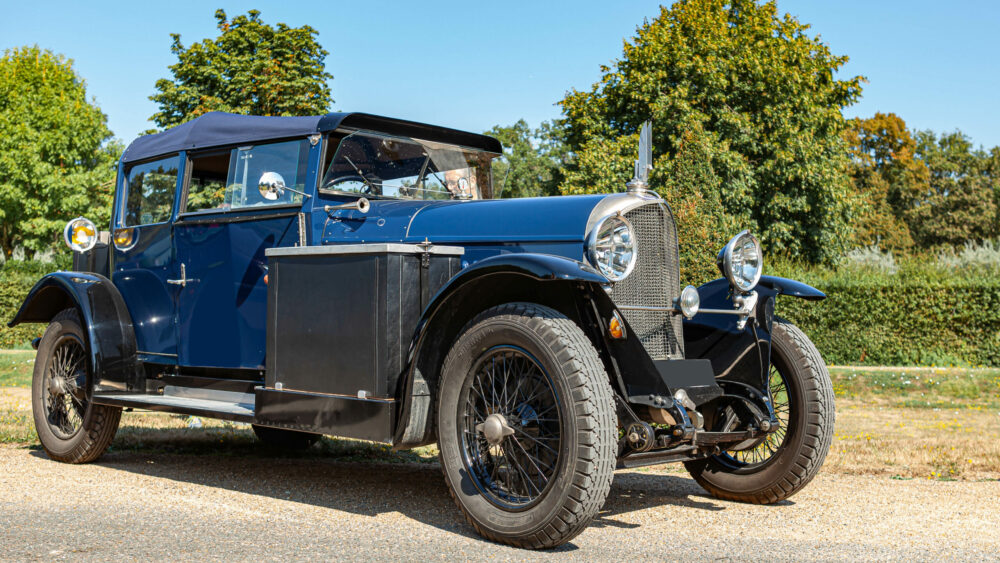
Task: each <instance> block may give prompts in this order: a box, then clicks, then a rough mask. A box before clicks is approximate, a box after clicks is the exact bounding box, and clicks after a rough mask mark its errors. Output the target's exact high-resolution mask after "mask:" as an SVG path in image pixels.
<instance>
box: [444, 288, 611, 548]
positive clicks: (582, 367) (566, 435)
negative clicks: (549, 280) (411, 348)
mask: <svg viewBox="0 0 1000 563" xmlns="http://www.w3.org/2000/svg"><path fill="white" fill-rule="evenodd" d="M437 423H438V446H439V448H440V459H441V468H442V470H443V471H444V477H445V480H446V481H447V483H448V485H449V488H450V490H451V494H452V497H453V498H454V499H455V501H456V503H457V504H458V506H459V508H460V509H461V510H462V512H463V513H464V514H465V516H466V519H467V520H468V521H469V523H470V524H472V526H473V527H474V528H475V529H476V530H477V531H478V532H479V533H480V534H482V535H483V536H485V537H487V538H489V539H491V540H494V541H499V542H502V543H506V544H510V545H514V546H517V547H523V548H530V549H542V548H549V547H555V546H557V545H561V544H563V543H565V542H567V541H569V540H570V539H571V538H573V537H574V536H576V535H577V534H579V533H580V532H582V531H583V530H584V529H585V528H586V527H587V525H588V524H589V523H590V521H591V520H592V519H593V517H594V516H595V515H596V514H597V512H598V510H600V508H601V506H603V504H604V501H605V499H606V498H607V495H608V492H609V490H610V488H611V478H612V474H613V471H614V464H615V453H616V446H617V440H616V438H617V421H616V418H615V411H614V407H613V403H612V395H611V386H610V385H609V383H608V376H607V373H606V372H605V371H604V366H603V365H602V363H601V360H600V358H599V357H598V355H597V352H596V351H595V350H594V348H593V346H592V345H591V343H590V341H589V340H588V339H587V338H586V336H585V335H584V334H583V331H581V330H580V328H579V327H578V326H577V325H576V324H575V323H573V322H572V321H571V320H570V319H568V318H566V317H565V316H564V315H562V314H560V313H558V312H556V311H554V310H552V309H549V308H547V307H543V306H540V305H534V304H528V303H511V304H506V305H501V306H498V307H494V308H493V309H490V310H488V311H486V312H484V313H482V314H480V315H479V316H478V317H476V318H475V319H473V320H472V321H471V322H470V323H469V324H468V325H466V327H465V328H464V330H463V331H462V333H461V335H460V336H459V338H458V340H457V341H456V342H455V344H454V346H453V347H452V349H451V352H450V353H449V354H448V357H447V358H446V359H445V362H444V365H443V368H442V373H441V381H440V392H439V398H438V413H437Z"/></svg>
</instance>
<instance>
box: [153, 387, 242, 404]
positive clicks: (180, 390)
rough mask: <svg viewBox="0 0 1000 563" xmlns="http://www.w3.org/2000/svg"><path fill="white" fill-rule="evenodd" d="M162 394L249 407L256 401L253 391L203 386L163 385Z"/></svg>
mask: <svg viewBox="0 0 1000 563" xmlns="http://www.w3.org/2000/svg"><path fill="white" fill-rule="evenodd" d="M163 396H164V397H176V398H178V399H200V400H203V401H219V402H223V403H232V404H234V405H249V406H250V407H251V408H252V407H253V405H254V404H255V403H256V397H255V396H254V394H253V393H240V392H237V391H220V390H218V389H205V388H203V387H179V386H177V385H165V386H164V387H163Z"/></svg>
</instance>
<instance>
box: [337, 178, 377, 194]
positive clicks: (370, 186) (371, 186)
mask: <svg viewBox="0 0 1000 563" xmlns="http://www.w3.org/2000/svg"><path fill="white" fill-rule="evenodd" d="M344 182H360V183H361V184H363V185H364V187H362V188H361V190H360V191H359V192H357V193H362V194H365V195H382V193H381V190H378V188H376V187H375V186H376V185H381V183H382V180H381V179H380V178H375V177H373V178H366V177H364V176H362V175H360V174H348V175H347V176H341V177H339V178H334V179H333V180H330V181H329V182H327V183H325V184H323V187H324V188H329V187H332V186H335V185H337V184H341V183H344Z"/></svg>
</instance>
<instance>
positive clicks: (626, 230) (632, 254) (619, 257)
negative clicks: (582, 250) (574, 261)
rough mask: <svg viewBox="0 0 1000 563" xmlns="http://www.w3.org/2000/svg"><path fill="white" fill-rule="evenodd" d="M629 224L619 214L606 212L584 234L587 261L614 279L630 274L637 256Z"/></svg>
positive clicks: (607, 276) (615, 280)
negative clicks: (590, 229) (588, 232)
mask: <svg viewBox="0 0 1000 563" xmlns="http://www.w3.org/2000/svg"><path fill="white" fill-rule="evenodd" d="M632 233H633V230H632V224H631V223H629V222H628V219H626V218H625V217H623V216H621V215H617V214H616V215H608V216H607V217H605V218H604V219H601V221H600V222H599V223H598V224H597V226H596V227H594V230H592V231H590V234H589V235H588V236H587V257H588V258H589V259H590V263H591V264H592V265H594V266H596V267H597V269H598V270H600V271H601V273H602V274H604V277H606V278H608V279H609V280H611V281H613V282H617V281H621V280H623V279H625V278H627V277H628V275H629V274H631V273H632V269H633V268H635V261H636V258H637V257H638V256H637V253H636V245H635V238H633V236H632Z"/></svg>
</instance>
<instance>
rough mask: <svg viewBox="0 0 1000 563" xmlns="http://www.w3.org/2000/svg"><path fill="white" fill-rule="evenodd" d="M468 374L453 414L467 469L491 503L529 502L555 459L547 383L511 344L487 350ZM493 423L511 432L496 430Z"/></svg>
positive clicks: (552, 400) (554, 404)
mask: <svg viewBox="0 0 1000 563" xmlns="http://www.w3.org/2000/svg"><path fill="white" fill-rule="evenodd" d="M469 377H470V379H469V380H468V383H467V384H466V385H467V387H466V390H465V391H463V392H464V393H465V395H464V396H465V402H464V405H465V406H464V407H463V412H462V413H459V421H460V428H461V431H460V433H459V434H460V436H461V440H462V443H463V444H464V448H465V452H466V453H465V460H466V463H467V468H468V470H469V472H470V474H471V475H472V476H473V477H474V479H475V480H476V482H477V483H478V484H479V485H478V486H479V487H480V490H481V491H483V493H484V494H485V495H486V497H487V498H489V499H490V500H491V501H492V502H494V503H496V504H499V505H501V506H503V507H510V508H520V507H524V506H529V505H531V504H532V503H534V502H536V501H537V500H538V499H539V498H541V497H542V495H544V494H545V493H546V491H547V490H548V486H549V483H550V481H552V477H553V476H554V475H555V471H556V467H557V465H558V461H559V450H560V440H561V437H560V424H559V423H560V419H559V418H558V417H557V416H553V415H552V414H549V416H548V417H545V415H546V414H548V413H551V412H552V411H554V410H556V409H557V408H558V399H557V395H556V394H555V390H554V388H553V385H552V382H551V380H550V379H549V376H548V375H547V374H546V373H545V371H544V370H543V369H542V368H541V366H540V364H539V363H538V362H537V361H536V360H535V359H534V358H533V357H531V356H530V355H529V354H528V353H527V352H525V351H524V350H522V349H520V348H515V347H513V346H499V347H496V348H493V349H491V350H488V351H487V352H486V353H484V355H483V356H482V357H480V359H479V360H478V361H477V363H476V365H475V367H474V368H473V369H472V370H470V375H469ZM460 404H461V403H460ZM498 423H500V424H501V425H502V426H501V427H502V428H503V432H505V433H506V432H510V431H511V430H512V431H513V434H509V435H508V434H504V435H502V436H499V435H497V434H496V432H497V431H496V428H497V426H496V425H497V424H498ZM491 425H492V426H491ZM490 428H492V429H493V430H490ZM490 432H492V434H490ZM488 436H493V437H492V438H490V440H496V441H494V442H490V441H488V440H487V439H486V438H487V437H488Z"/></svg>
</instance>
